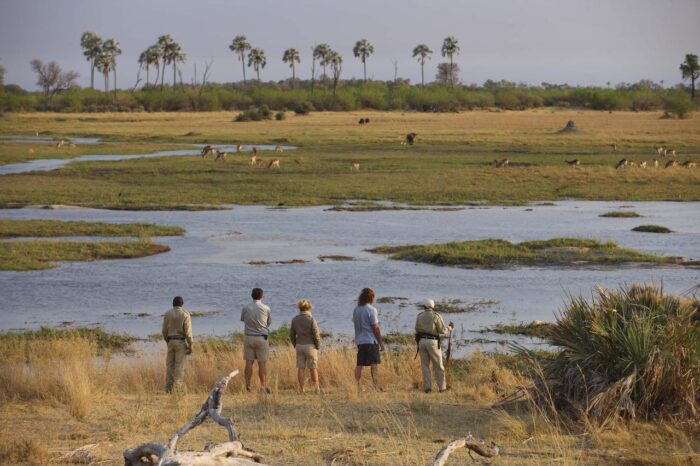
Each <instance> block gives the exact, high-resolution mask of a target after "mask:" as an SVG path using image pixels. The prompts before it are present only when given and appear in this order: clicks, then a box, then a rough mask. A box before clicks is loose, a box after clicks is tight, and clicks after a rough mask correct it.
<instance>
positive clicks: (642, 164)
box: [639, 160, 647, 168]
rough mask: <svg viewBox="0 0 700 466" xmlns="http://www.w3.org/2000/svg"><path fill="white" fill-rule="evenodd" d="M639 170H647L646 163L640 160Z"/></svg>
mask: <svg viewBox="0 0 700 466" xmlns="http://www.w3.org/2000/svg"><path fill="white" fill-rule="evenodd" d="M639 168H647V161H646V160H642V161H641V162H639Z"/></svg>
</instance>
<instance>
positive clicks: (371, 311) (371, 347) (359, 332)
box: [352, 288, 384, 391]
mask: <svg viewBox="0 0 700 466" xmlns="http://www.w3.org/2000/svg"><path fill="white" fill-rule="evenodd" d="M372 304H374V290H373V289H371V288H364V289H363V290H362V293H360V297H359V298H358V299H357V307H355V309H354V310H353V312H352V322H353V324H354V326H355V344H356V345H357V365H356V366H355V381H356V382H357V387H358V388H359V387H360V380H361V379H362V368H363V367H365V366H370V373H371V374H372V382H373V383H374V388H375V389H376V390H378V391H383V390H382V388H381V387H380V386H379V381H378V379H377V372H378V369H377V366H378V365H379V364H380V363H381V356H380V355H379V352H380V351H384V342H383V341H382V334H381V332H380V330H379V318H378V316H377V314H378V313H377V309H376V308H375V307H374V306H372Z"/></svg>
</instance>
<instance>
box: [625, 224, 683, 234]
mask: <svg viewBox="0 0 700 466" xmlns="http://www.w3.org/2000/svg"><path fill="white" fill-rule="evenodd" d="M632 231H639V232H642V233H673V230H671V229H670V228H666V227H664V226H661V225H639V226H638V227H634V228H632Z"/></svg>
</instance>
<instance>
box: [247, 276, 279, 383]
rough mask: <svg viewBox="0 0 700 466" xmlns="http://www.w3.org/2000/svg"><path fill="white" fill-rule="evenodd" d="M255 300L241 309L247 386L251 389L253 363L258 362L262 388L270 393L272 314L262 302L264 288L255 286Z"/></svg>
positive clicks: (253, 293) (252, 295) (253, 296)
mask: <svg viewBox="0 0 700 466" xmlns="http://www.w3.org/2000/svg"><path fill="white" fill-rule="evenodd" d="M251 297H252V298H253V302H252V303H251V304H249V305H247V306H245V307H244V308H243V310H242V311H241V322H244V323H245V337H244V339H243V359H245V388H246V390H249V391H250V382H251V379H252V378H253V364H254V363H255V361H257V362H258V377H259V378H260V386H261V388H262V389H263V390H264V391H265V392H267V393H270V389H269V387H268V386H267V368H266V363H267V360H268V358H269V357H270V344H269V342H268V341H267V336H268V335H269V334H270V325H271V324H272V316H271V315H270V308H269V307H267V306H266V305H265V304H263V302H262V298H263V290H262V289H261V288H253V292H252V293H251Z"/></svg>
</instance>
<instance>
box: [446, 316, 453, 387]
mask: <svg viewBox="0 0 700 466" xmlns="http://www.w3.org/2000/svg"><path fill="white" fill-rule="evenodd" d="M450 367H452V329H450V336H449V337H447V355H446V356H445V380H446V381H450V378H451V377H450ZM448 385H452V384H448Z"/></svg>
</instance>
